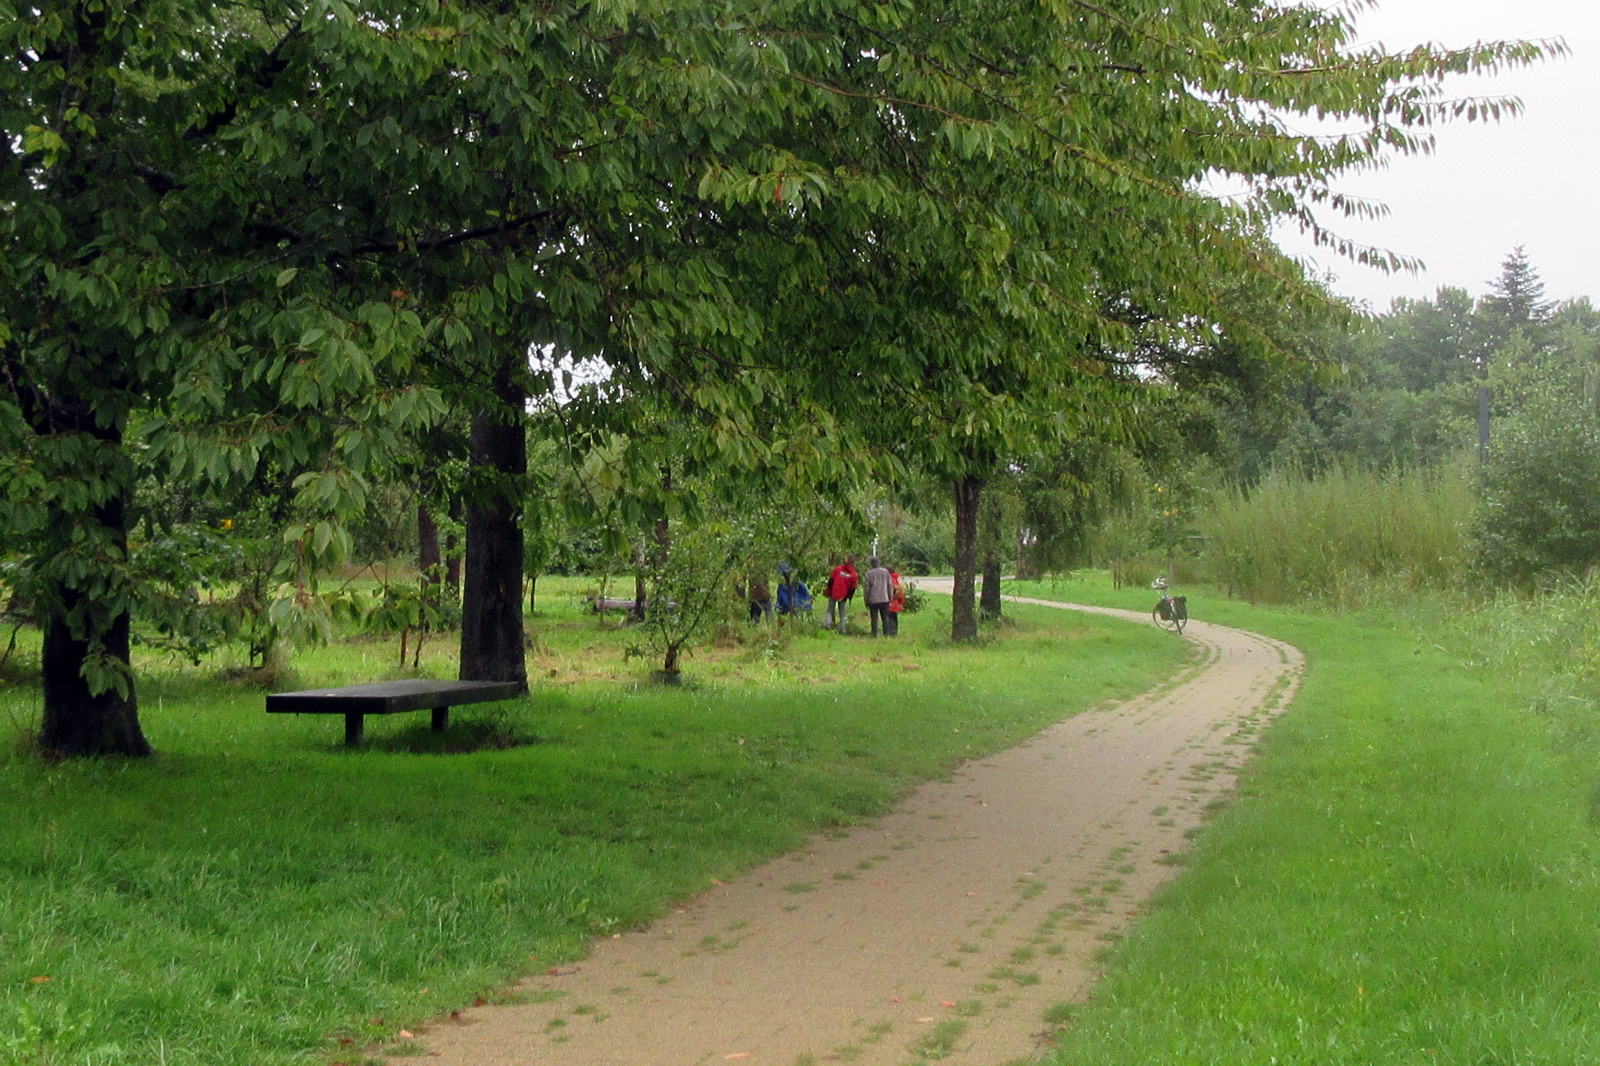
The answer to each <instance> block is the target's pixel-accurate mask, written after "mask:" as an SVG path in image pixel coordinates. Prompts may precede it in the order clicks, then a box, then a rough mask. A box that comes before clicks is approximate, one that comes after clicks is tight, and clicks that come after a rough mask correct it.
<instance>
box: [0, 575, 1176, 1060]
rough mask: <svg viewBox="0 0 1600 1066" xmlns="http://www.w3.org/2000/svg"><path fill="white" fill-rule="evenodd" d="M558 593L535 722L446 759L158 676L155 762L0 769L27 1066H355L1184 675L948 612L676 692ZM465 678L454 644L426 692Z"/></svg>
mask: <svg viewBox="0 0 1600 1066" xmlns="http://www.w3.org/2000/svg"><path fill="white" fill-rule="evenodd" d="M556 584H557V583H551V584H550V587H549V588H548V590H546V589H547V586H546V583H544V582H541V590H542V592H543V596H542V604H543V610H542V617H540V618H538V619H535V620H534V621H533V622H532V624H531V632H532V633H533V634H534V637H535V647H534V649H533V651H532V652H531V653H530V671H531V672H532V673H533V675H534V691H533V693H532V695H531V697H530V698H529V699H528V700H526V701H517V702H511V703H506V704H498V705H488V706H480V707H477V708H464V709H458V710H457V711H456V712H454V713H453V714H452V726H451V729H450V731H449V733H448V734H446V736H445V738H444V741H445V743H444V744H443V745H440V744H438V743H436V741H437V740H438V739H439V738H437V737H435V736H434V735H432V734H431V733H430V731H429V730H428V724H427V715H425V714H415V715H397V716H390V717H379V718H373V719H369V723H368V737H369V745H368V747H367V748H366V749H365V750H362V751H359V752H347V751H345V750H343V749H342V747H341V743H342V723H341V721H340V719H338V718H337V717H335V716H308V717H304V718H300V717H292V716H280V715H274V716H271V717H268V716H267V715H266V714H265V713H264V709H263V694H262V692H261V691H260V690H259V689H256V688H252V687H250V686H248V685H245V684H242V683H240V682H237V681H228V680H224V679H222V678H221V677H220V676H219V673H220V671H219V670H218V669H217V668H216V667H208V668H205V669H202V670H199V671H196V670H191V669H187V668H178V667H175V666H173V665H171V664H170V663H167V662H164V661H162V660H149V661H145V662H142V663H141V664H140V674H141V678H140V698H141V708H142V711H141V717H142V720H143V722H144V726H145V730H146V733H147V734H148V736H149V737H150V739H151V741H152V743H153V744H154V745H155V746H156V748H157V750H158V753H159V754H158V755H157V756H156V757H155V758H154V759H151V760H146V761H133V762H129V761H119V760H103V761H87V762H78V763H63V764H57V765H47V764H44V763H42V762H40V761H39V760H38V759H37V758H36V757H34V756H33V755H32V754H31V753H29V752H28V750H27V748H26V746H25V745H24V744H22V743H21V742H20V741H12V742H8V743H6V744H5V745H3V746H0V809H3V810H4V811H5V814H6V820H5V825H6V829H7V831H6V832H5V833H4V834H0V1063H4V1064H7V1066H10V1064H13V1063H19V1064H21V1063H26V1064H33V1066H42V1064H47V1063H49V1064H56V1063H59V1064H68V1063H71V1064H84V1066H112V1064H137V1066H147V1064H151V1063H165V1064H173V1066H191V1064H192V1066H227V1064H238V1066H271V1064H276V1063H293V1062H304V1061H308V1060H309V1061H318V1060H323V1061H350V1062H356V1061H360V1060H361V1059H362V1058H363V1056H364V1053H365V1052H364V1049H368V1048H375V1047H382V1046H384V1045H385V1044H386V1043H387V1042H390V1041H392V1040H393V1039H394V1038H395V1034H396V1033H397V1032H398V1031H399V1030H400V1029H402V1028H404V1027H406V1026H409V1025H416V1024H419V1023H421V1022H422V1021H424V1020H426V1019H427V1018H429V1017H431V1016H433V1015H435V1014H437V1013H439V1012H442V1011H445V1010H448V1009H451V1008H455V1007H459V1006H462V1005H464V1004H467V1003H471V1002H472V1001H473V1000H474V998H475V997H478V996H486V997H490V998H492V997H493V996H494V995H495V994H496V993H497V991H498V990H500V989H502V988H504V987H505V985H506V983H507V982H509V981H510V980H512V979H513V978H515V977H516V976H518V975H520V974H523V973H527V972H529V971H532V970H538V969H542V968H544V967H547V966H549V965H552V964H555V963H557V962H560V961H562V960H565V959H570V958H572V957H573V956H574V955H575V954H577V953H579V952H581V950H582V948H583V945H584V943H585V942H586V941H587V939H588V938H590V937H593V936H595V935H599V934H604V933H607V932H609V931H612V930H620V929H626V928H630V927H634V926H637V925H639V924H641V923H643V922H646V921H648V920H650V919H651V918H652V917H653V916H655V915H657V914H659V913H661V911H662V909H663V908H664V907H665V906H667V905H668V904H669V903H670V902H671V901H674V900H678V899H682V898H684V897H685V896H687V895H689V894H692V893H694V892H696V891H699V890H701V889H703V888H705V887H707V886H708V884H709V883H710V882H711V880H712V879H713V878H727V877H730V876H732V875H735V874H737V873H738V872H739V871H740V870H743V869H746V868H748V867H749V866H751V865H753V864H755V863H757V862H759V861H761V860H763V859H765V858H768V857H770V856H772V855H775V854H779V853H782V852H783V851H785V850H787V849H791V848H794V847H796V846H797V845H799V844H800V843H801V842H802V841H803V840H804V838H805V836H806V835H807V834H810V833H814V832H817V831H820V830H826V829H827V828H829V827H833V826H839V825H845V824H850V823H853V822H857V821H859V820H861V819H865V818H870V817H872V816H873V815H875V814H878V813H881V812H883V811H884V810H886V809H887V808H888V807H889V806H890V805H891V804H892V802H893V801H894V800H895V799H896V798H897V797H898V796H900V795H902V794H903V793H904V792H905V790H906V789H908V788H909V787H910V786H912V785H913V784H915V783H916V782H918V781H920V780H924V779H927V778H930V777H935V776H938V775H940V774H942V773H944V772H946V771H947V770H948V769H949V768H950V767H951V766H953V765H954V764H955V763H956V762H957V761H959V760H960V759H962V758H966V757H969V756H975V755H979V754H982V753H986V752H991V751H994V750H997V749H1000V748H1003V747H1005V746H1007V745H1009V744H1011V743H1014V742H1015V741H1017V740H1019V739H1021V738H1023V737H1025V736H1027V735H1029V734H1031V733H1032V732H1034V731H1036V730H1037V729H1039V728H1041V727H1043V726H1044V725H1046V724H1048V723H1049V722H1052V721H1055V720H1058V719H1060V718H1062V717H1065V716H1068V715H1071V714H1073V713H1076V712H1077V711H1079V710H1081V709H1082V708H1084V707H1086V706H1088V705H1091V704H1093V703H1095V702H1098V701H1100V700H1103V699H1106V698H1110V697H1114V696H1118V695H1125V694H1130V693H1133V692H1137V691H1140V690H1142V689H1144V688H1146V687H1148V686H1149V685H1151V684H1153V683H1155V681H1156V680H1158V679H1159V678H1161V677H1163V676H1165V675H1167V674H1168V673H1170V672H1171V670H1172V669H1173V668H1174V667H1175V665H1176V663H1177V661H1178V659H1179V657H1180V656H1181V654H1182V649H1181V646H1180V645H1179V644H1178V642H1175V641H1172V640H1171V639H1170V637H1169V636H1168V635H1166V634H1162V633H1159V632H1157V631H1155V630H1154V629H1143V628H1139V627H1133V626H1127V625H1124V624H1119V623H1116V622H1111V621H1105V620H1099V619H1093V618H1078V617H1074V616H1070V615H1064V614H1062V613H1060V612H1056V611H1051V610H1049V609H1045V608H1035V609H1018V610H1016V611H1015V612H1013V615H1014V618H1015V624H1013V625H1009V626H1006V627H1004V628H1002V629H1001V630H1000V631H999V632H998V633H997V634H996V635H995V636H994V637H993V638H992V639H990V640H988V641H986V642H985V643H984V644H983V645H982V646H980V647H976V648H953V647H950V646H948V645H947V644H946V643H944V642H943V641H942V640H941V639H940V638H939V635H940V634H941V633H944V632H947V630H948V608H947V607H945V609H944V610H942V611H941V610H937V609H934V610H929V611H926V612H923V613H920V614H918V615H914V616H910V617H908V619H907V620H906V623H905V625H904V626H903V627H902V628H903V631H902V635H901V637H900V638H899V639H898V640H897V641H895V642H873V641H870V640H867V639H863V638H843V639H841V638H839V637H837V636H836V635H834V634H830V633H817V632H811V633H808V634H805V635H801V636H797V637H795V638H793V639H792V640H788V641H770V640H764V639H758V638H753V637H752V634H751V633H750V632H749V631H746V630H744V629H742V627H739V628H736V629H735V631H733V632H732V633H731V634H729V637H728V638H727V639H724V640H722V641H719V642H717V644H716V645H714V646H712V647H710V648H707V649H706V650H705V651H703V652H701V653H699V654H697V656H696V657H694V658H692V659H691V660H689V662H688V664H687V670H688V673H689V675H690V677H691V678H692V679H693V683H691V684H689V685H685V686H682V687H678V688H661V687H657V686H653V685H651V684H649V683H648V681H647V680H646V679H647V678H648V675H649V670H650V667H651V666H653V665H654V664H653V663H652V662H651V661H650V660H648V659H639V658H629V657H628V654H627V652H628V646H629V645H630V644H631V643H633V642H635V641H636V640H637V638H636V637H635V636H634V635H632V634H631V633H630V632H629V631H627V630H625V629H622V628H619V627H617V626H615V625H607V626H599V625H597V624H596V622H595V620H594V619H593V618H592V617H590V616H587V615H585V614H584V613H582V611H581V610H580V609H578V608H577V607H576V605H575V597H576V594H577V592H578V591H579V590H578V589H577V588H576V587H568V588H565V589H563V588H558V587H556ZM935 605H936V607H937V606H938V603H937V601H935ZM397 649H398V644H397V642H395V641H386V642H374V641H370V640H361V639H358V640H353V641H349V642H342V643H338V644H335V645H333V646H330V647H327V648H321V649H315V650H313V651H309V652H306V653H305V654H303V655H301V656H300V657H298V659H297V661H296V664H295V665H296V676H295V678H294V679H293V680H294V682H295V683H296V684H303V685H308V686H310V685H322V684H337V683H347V682H353V681H361V680H372V679H377V678H382V677H389V676H402V675H401V671H400V670H399V668H398V665H397V662H398V650H397ZM24 651H26V649H24ZM450 663H451V649H450V648H449V646H448V644H446V643H444V642H439V643H436V644H432V645H430V646H429V648H428V650H427V652H425V655H424V661H423V664H422V672H423V673H425V674H432V675H437V676H449V673H450V669H451V667H450ZM17 675H18V671H17V668H16V664H15V662H13V664H12V665H11V666H10V667H8V670H7V674H6V677H7V679H8V680H7V684H6V687H4V688H0V727H5V726H6V724H7V723H9V724H10V727H11V729H12V732H13V734H21V733H25V732H26V731H27V730H28V729H29V728H30V727H31V726H33V725H35V724H36V723H37V718H38V702H39V695H38V691H37V688H36V687H34V686H33V685H30V684H28V683H26V682H25V681H23V682H19V681H18V679H17ZM441 748H464V749H476V750H464V751H454V752H445V751H442V750H441Z"/></svg>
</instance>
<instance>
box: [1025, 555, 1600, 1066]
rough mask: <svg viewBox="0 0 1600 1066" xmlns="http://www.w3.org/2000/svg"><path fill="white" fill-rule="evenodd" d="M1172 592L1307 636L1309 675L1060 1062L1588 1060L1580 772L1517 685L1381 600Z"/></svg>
mask: <svg viewBox="0 0 1600 1066" xmlns="http://www.w3.org/2000/svg"><path fill="white" fill-rule="evenodd" d="M1008 591H1015V592H1018V593H1021V594H1030V595H1041V596H1046V597H1059V598H1062V599H1072V600H1077V601H1079V602H1084V601H1089V602H1098V603H1108V604H1114V605H1118V606H1126V607H1132V608H1135V609H1148V605H1149V603H1151V602H1153V600H1154V595H1155V594H1154V593H1151V592H1149V591H1147V590H1143V589H1123V590H1112V589H1111V588H1110V585H1109V584H1108V583H1105V582H1102V581H1100V580H1099V579H1095V580H1091V581H1077V582H1067V583H1057V584H1055V585H1050V584H1045V585H1016V586H1010V587H1008ZM1180 591H1187V592H1188V593H1189V597H1190V598H1189V606H1190V613H1191V616H1192V617H1194V618H1198V619H1202V620H1207V621H1217V622H1222V623H1224V624H1229V625H1236V626H1240V627H1242V628H1246V629H1251V630H1255V631H1257V632H1262V633H1266V634H1269V635H1271V636H1274V637H1278V638H1280V639H1283V640H1286V641H1289V642H1290V643H1293V644H1295V645H1296V646H1298V647H1299V648H1301V649H1302V650H1303V651H1304V652H1305V653H1306V656H1307V660H1308V665H1307V669H1306V675H1305V681H1304V685H1303V687H1302V688H1301V690H1300V693H1299V695H1298V696H1297V697H1296V699H1295V701H1294V702H1293V704H1292V705H1291V706H1290V708H1289V709H1288V710H1287V711H1286V712H1285V713H1284V714H1283V715H1282V717H1281V718H1279V719H1278V721H1277V722H1276V723H1275V724H1274V725H1273V726H1272V728H1271V729H1270V730H1269V731H1268V732H1267V733H1266V736H1265V739H1264V741H1263V743H1262V747H1261V749H1260V752H1259V754H1258V757H1257V759H1256V761H1255V762H1254V764H1253V765H1252V767H1251V769H1250V772H1249V773H1247V774H1246V776H1245V777H1244V779H1243V783H1242V786H1241V789H1240V793H1239V795H1238V797H1237V801H1236V803H1235V804H1233V806H1232V807H1231V808H1230V809H1228V810H1227V811H1225V812H1224V813H1223V814H1221V815H1220V816H1219V817H1218V818H1216V819H1215V821H1214V822H1213V823H1212V824H1211V825H1210V826H1209V827H1208V828H1207V830H1206V831H1205V832H1204V833H1203V835H1202V836H1201V837H1200V839H1199V841H1198V845H1197V850H1196V852H1195V854H1194V855H1193V857H1192V861H1191V862H1190V864H1189V867H1188V869H1187V871H1186V873H1185V874H1184V876H1183V877H1181V878H1179V879H1178V880H1177V881H1175V882H1173V883H1172V884H1171V885H1170V886H1169V887H1168V888H1167V889H1165V890H1164V891H1163V892H1162V893H1161V894H1160V896H1159V899H1158V901H1157V904H1156V906H1155V907H1154V908H1153V911H1152V913H1151V914H1150V915H1149V916H1148V917H1146V918H1143V919H1141V921H1140V922H1139V924H1138V925H1137V926H1136V928H1135V929H1134V931H1133V933H1132V935H1131V936H1130V937H1129V938H1128V940H1127V941H1126V942H1125V944H1124V945H1123V946H1122V947H1121V948H1120V949H1119V950H1118V952H1117V953H1116V956H1115V959H1114V961H1113V963H1112V965H1111V969H1110V972H1109V974H1108V976H1107V978H1106V980H1105V981H1104V983H1103V984H1102V985H1101V986H1100V988H1099V989H1098V990H1097V992H1096V995H1095V999H1094V1002H1093V1003H1092V1004H1091V1005H1090V1006H1088V1007H1086V1008H1084V1009H1081V1010H1077V1011H1072V1012H1063V1013H1067V1014H1070V1015H1071V1016H1072V1018H1073V1024H1072V1026H1071V1028H1070V1030H1068V1031H1066V1032H1065V1033H1063V1034H1062V1035H1061V1038H1060V1044H1059V1049H1058V1050H1057V1052H1056V1053H1055V1054H1054V1056H1053V1062H1055V1063H1057V1064H1059V1066H1068V1064H1070V1066H1100V1064H1104V1066H1111V1064H1115V1066H1139V1064H1151V1066H1154V1064H1161V1066H1181V1064H1202V1063H1203V1064H1208V1066H1209V1064H1228V1066H1251V1064H1261V1066H1268V1064H1278V1066H1289V1064H1304V1066H1312V1064H1315V1066H1342V1064H1349V1066H1358V1064H1359V1066H1369V1064H1373V1063H1385V1064H1387V1063H1394V1064H1402V1063H1403V1064H1412V1063H1416V1064H1424V1063H1426V1064H1449V1066H1488V1064H1512V1063H1515V1064H1519V1066H1531V1064H1545V1063H1548V1064H1550V1066H1557V1064H1562V1066H1570V1064H1574V1063H1593V1062H1600V867H1597V863H1596V859H1597V854H1596V826H1595V821H1594V816H1593V813H1592V808H1591V796H1592V792H1591V783H1592V781H1593V780H1594V778H1595V776H1596V775H1595V771H1594V769H1593V767H1587V768H1585V772H1584V773H1583V774H1578V773H1574V766H1573V764H1572V762H1571V761H1570V760H1569V759H1567V758H1566V757H1565V755H1564V753H1563V752H1562V751H1560V750H1558V748H1557V746H1556V745H1555V744H1554V743H1553V742H1552V737H1553V736H1554V733H1553V730H1552V727H1551V722H1550V720H1549V718H1548V717H1544V716H1540V715H1538V714H1536V713H1534V712H1533V711H1532V710H1530V708H1529V704H1530V700H1529V698H1528V686H1529V680H1528V679H1527V678H1524V677H1519V676H1517V675H1516V674H1515V673H1512V672H1507V671H1499V672H1490V671H1487V670H1484V669H1482V668H1479V667H1475V666H1473V665H1472V664H1471V663H1470V662H1469V661H1468V656H1466V655H1465V654H1464V653H1463V652H1462V651H1459V650H1450V648H1448V647H1446V646H1441V644H1440V643H1439V641H1442V640H1444V639H1445V638H1444V637H1443V636H1442V635H1441V634H1439V633H1436V632H1431V631H1426V630H1424V631H1423V632H1422V634H1421V635H1419V634H1418V632H1417V631H1415V630H1414V629H1413V628H1411V627H1409V626H1402V625H1400V624H1398V623H1397V622H1396V621H1395V620H1394V619H1393V618H1387V619H1386V618H1381V617H1369V618H1364V619H1363V618H1348V617H1347V618H1336V617H1309V616H1303V615H1296V614H1293V613H1290V612H1286V611H1277V610H1266V609H1257V608H1252V607H1249V606H1246V605H1243V604H1236V603H1229V602H1224V601H1222V600H1220V599H1218V598H1216V597H1214V596H1210V595H1208V594H1207V592H1206V590H1203V589H1201V590H1193V589H1190V590H1180Z"/></svg>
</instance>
